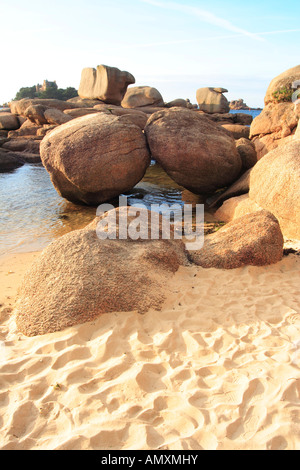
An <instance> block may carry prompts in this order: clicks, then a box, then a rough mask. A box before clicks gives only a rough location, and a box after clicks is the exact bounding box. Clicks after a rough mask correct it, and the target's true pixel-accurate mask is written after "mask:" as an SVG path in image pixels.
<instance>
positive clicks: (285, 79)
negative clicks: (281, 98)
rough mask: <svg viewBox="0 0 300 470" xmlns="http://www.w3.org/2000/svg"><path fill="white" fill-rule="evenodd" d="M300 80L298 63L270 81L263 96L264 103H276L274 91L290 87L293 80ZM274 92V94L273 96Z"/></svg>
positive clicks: (276, 98)
mask: <svg viewBox="0 0 300 470" xmlns="http://www.w3.org/2000/svg"><path fill="white" fill-rule="evenodd" d="M297 80H300V65H297V66H296V67H292V68H291V69H288V70H286V71H285V72H283V73H281V74H280V75H278V76H277V77H275V78H273V80H272V81H271V83H270V85H269V87H268V89H267V92H266V96H265V105H268V104H269V103H278V97H276V92H278V91H280V90H282V89H284V88H286V89H287V90H290V89H292V85H293V82H295V81H297ZM274 93H275V96H274Z"/></svg>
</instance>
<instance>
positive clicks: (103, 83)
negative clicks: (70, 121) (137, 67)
mask: <svg viewBox="0 0 300 470" xmlns="http://www.w3.org/2000/svg"><path fill="white" fill-rule="evenodd" d="M132 83H135V78H134V76H133V75H131V73H129V72H123V71H121V70H119V69H118V68H116V67H108V66H107V65H98V67H97V69H94V68H85V69H83V71H82V74H81V81H80V85H79V90H78V95H79V96H80V98H83V99H92V100H94V99H97V100H101V101H104V103H111V104H116V105H120V104H121V101H122V99H123V98H124V95H125V93H126V90H127V87H128V85H130V84H132Z"/></svg>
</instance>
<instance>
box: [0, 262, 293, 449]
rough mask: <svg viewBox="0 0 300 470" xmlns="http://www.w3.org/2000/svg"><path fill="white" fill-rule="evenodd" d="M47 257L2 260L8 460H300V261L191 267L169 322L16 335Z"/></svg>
mask: <svg viewBox="0 0 300 470" xmlns="http://www.w3.org/2000/svg"><path fill="white" fill-rule="evenodd" d="M37 255H38V254H36V253H29V254H17V255H10V256H9V257H7V258H2V259H1V260H0V286H1V288H0V304H1V306H0V449H1V450H21V449H31V450H37V449H41V450H48V449H49V450H52V449H59V450H71V449H88V450H92V449H95V450H96V449H97V450H101V449H102V450H103V449H105V450H142V449H150V450H156V449H170V450H180V449H192V450H197V449H204V450H213V449H218V450H223V449H226V450H229V449H233V450H238V449H244V450H246V449H247V450H248V449H257V450H258V449H261V450H263V449H269V450H273V449H274V450H275V449H277V450H283V449H285V450H293V449H300V315H299V314H300V289H299V286H300V257H299V256H297V255H295V254H290V255H289V256H286V257H284V258H283V260H282V261H281V262H279V263H277V264H276V265H272V266H269V267H263V268H256V267H245V268H239V269H235V270H230V271H222V270H216V269H208V270H205V269H203V268H199V267H189V268H187V267H184V268H180V270H179V271H178V272H177V273H176V274H175V276H174V280H173V281H172V290H173V295H172V296H171V297H170V298H169V299H168V300H167V302H166V303H165V305H164V308H163V310H162V311H161V312H155V311H149V312H148V313H147V314H145V315H140V314H137V313H135V312H131V313H113V314H105V315H103V316H102V317H101V318H99V320H97V321H95V322H92V323H88V324H84V325H80V326H77V327H73V328H69V329H67V330H65V331H62V332H59V333H53V334H48V335H44V336H38V337H33V338H26V337H25V336H23V335H22V334H20V333H18V332H17V331H16V329H15V324H14V319H13V315H12V310H13V306H14V300H15V295H16V288H17V286H18V285H19V283H20V281H21V278H22V276H23V274H24V272H25V270H26V269H27V267H28V266H29V265H30V263H31V262H32V261H33V259H34V257H35V256H37Z"/></svg>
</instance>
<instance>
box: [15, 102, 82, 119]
mask: <svg viewBox="0 0 300 470" xmlns="http://www.w3.org/2000/svg"><path fill="white" fill-rule="evenodd" d="M36 105H41V106H45V108H55V109H59V110H60V111H64V110H65V109H72V108H75V107H76V106H75V105H74V104H72V103H70V102H68V101H61V100H55V99H42V98H34V99H31V98H23V99H22V100H18V101H11V102H10V103H9V107H10V109H11V112H12V114H16V115H18V116H25V112H26V109H27V108H28V107H29V106H36ZM25 117H26V116H25Z"/></svg>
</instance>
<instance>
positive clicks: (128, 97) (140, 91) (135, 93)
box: [121, 86, 164, 108]
mask: <svg viewBox="0 0 300 470" xmlns="http://www.w3.org/2000/svg"><path fill="white" fill-rule="evenodd" d="M121 105H122V107H123V108H140V107H143V106H163V105H164V100H163V97H162V96H161V94H160V92H159V91H158V90H157V89H156V88H153V87H150V86H136V87H130V88H128V89H127V91H126V94H125V96H124V98H123V100H122V103H121Z"/></svg>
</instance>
